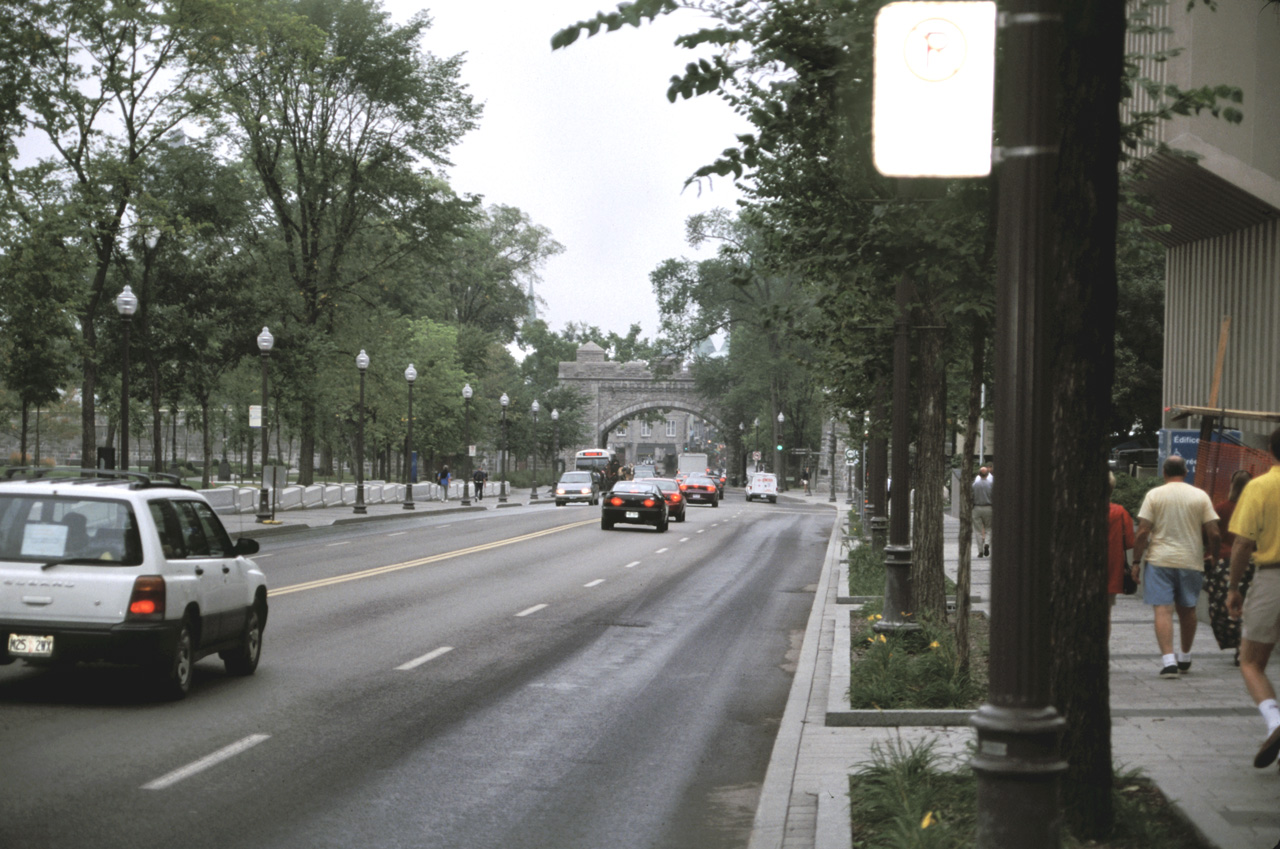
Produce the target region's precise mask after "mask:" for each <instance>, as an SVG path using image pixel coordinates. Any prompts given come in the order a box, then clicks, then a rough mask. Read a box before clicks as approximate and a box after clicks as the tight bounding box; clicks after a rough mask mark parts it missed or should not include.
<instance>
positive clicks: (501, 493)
mask: <svg viewBox="0 0 1280 849" xmlns="http://www.w3.org/2000/svg"><path fill="white" fill-rule="evenodd" d="M498 403H499V404H500V405H501V406H502V470H501V474H500V475H499V477H501V478H502V482H501V483H500V484H499V489H498V503H499V504H506V503H507V405H508V404H510V403H511V399H510V398H508V397H507V393H505V392H503V393H502V397H501V398H499V399H498Z"/></svg>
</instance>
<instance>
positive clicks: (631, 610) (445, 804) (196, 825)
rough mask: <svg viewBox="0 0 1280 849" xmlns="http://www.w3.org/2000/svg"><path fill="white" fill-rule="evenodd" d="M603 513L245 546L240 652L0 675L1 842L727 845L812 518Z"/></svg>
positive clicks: (782, 653) (798, 619)
mask: <svg viewBox="0 0 1280 849" xmlns="http://www.w3.org/2000/svg"><path fill="white" fill-rule="evenodd" d="M598 517H599V513H598V511H597V510H596V509H594V508H588V507H567V508H563V509H555V508H552V507H549V506H539V507H534V508H528V509H508V510H500V511H492V512H486V513H482V514H467V515H452V516H439V517H433V518H424V517H414V518H412V519H409V520H406V521H405V522H399V521H391V522H389V521H380V522H369V523H365V524H360V525H355V526H351V525H347V526H343V527H340V528H323V529H315V530H313V531H310V532H307V533H303V534H294V535H290V536H281V537H277V538H264V544H263V550H262V553H261V555H260V558H259V563H260V564H261V565H262V567H263V569H264V570H265V571H266V572H267V575H268V579H269V581H270V583H271V587H272V596H271V599H270V603H271V613H270V619H269V621H268V624H267V629H266V633H265V641H264V649H263V660H262V665H261V666H260V667H259V670H258V673H257V674H256V675H255V676H254V677H252V678H248V679H236V678H229V677H227V676H226V675H225V674H224V673H223V670H222V665H221V663H220V661H218V660H217V658H216V657H215V658H209V659H206V660H204V661H202V662H201V663H199V664H198V665H197V667H196V680H195V684H194V687H193V690H192V694H191V696H189V697H188V698H187V699H186V700H185V701H183V702H178V703H158V702H155V701H153V700H152V698H151V696H150V695H149V690H148V688H147V687H146V686H145V684H146V682H145V680H143V679H142V678H141V677H140V675H139V674H138V673H136V672H134V671H132V670H127V669H118V668H111V667H106V666H100V667H98V666H95V667H85V666H81V667H77V668H75V669H73V670H69V671H57V670H47V669H32V668H28V667H25V666H24V665H22V664H20V663H19V664H14V665H12V666H9V667H0V846H3V847H6V849H19V847H131V849H133V847H153V846H154V847H159V846H174V845H182V846H185V847H205V846H208V847H215V846H216V847H235V846H250V845H253V846H258V847H261V846H267V847H298V849H302V847H308V849H311V848H312V847H353V846H360V847H415V849H418V848H419V847H450V849H455V848H457V849H461V848H462V847H465V849H485V847H495V849H496V847H504V849H509V848H510V847H524V848H525V849H538V847H556V849H573V847H584V849H585V847H592V849H599V847H610V848H611V849H612V847H699V849H715V847H738V846H743V845H745V843H746V840H747V836H748V834H749V830H750V824H751V819H752V816H753V814H754V810H755V804H756V799H757V795H758V790H759V785H760V782H761V781H762V779H763V776H764V771H765V767H766V765H767V762H768V757H769V752H770V749H771V747H772V744H773V738H774V735H775V731H776V726H777V723H778V721H779V719H780V718H781V714H782V710H783V706H784V703H785V700H786V695H787V690H788V687H789V685H790V680H791V675H792V667H791V663H792V660H793V659H794V656H795V654H796V652H797V650H798V642H799V639H800V635H801V634H802V633H803V629H804V626H805V622H806V619H807V615H808V612H809V609H810V606H811V603H812V599H813V596H812V593H813V590H814V585H815V584H816V583H817V580H818V574H819V569H820V567H821V563H822V558H823V553H824V551H825V546H826V542H827V539H828V536H829V533H830V530H831V526H832V523H833V522H834V518H835V517H834V513H833V511H831V510H830V509H829V508H826V507H825V506H819V505H815V506H814V507H807V506H805V505H803V504H801V503H799V502H798V501H797V502H796V503H794V504H790V505H788V504H787V503H786V501H785V500H784V503H781V504H778V505H776V506H775V505H767V504H749V505H748V504H745V503H743V502H742V501H741V500H740V496H739V497H737V498H731V499H730V500H729V501H727V502H725V503H724V504H723V505H722V506H721V507H719V508H717V509H712V508H708V507H699V508H691V509H690V511H689V519H688V521H687V522H685V523H683V524H675V523H673V524H672V525H671V529H670V531H668V532H667V533H665V534H659V533H657V532H655V531H653V530H652V529H650V528H632V527H628V526H620V527H619V529H617V530H614V531H610V532H604V531H602V530H601V529H600V527H599V518H598Z"/></svg>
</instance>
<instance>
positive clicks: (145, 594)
mask: <svg viewBox="0 0 1280 849" xmlns="http://www.w3.org/2000/svg"><path fill="white" fill-rule="evenodd" d="M164 598H165V587H164V578H162V577H160V576H159V575H141V576H139V577H138V578H137V579H135V580H134V582H133V594H132V595H130V596H129V613H128V615H127V616H126V617H125V618H126V619H164Z"/></svg>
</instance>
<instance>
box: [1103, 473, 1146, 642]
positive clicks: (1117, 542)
mask: <svg viewBox="0 0 1280 849" xmlns="http://www.w3.org/2000/svg"><path fill="white" fill-rule="evenodd" d="M1107 478H1108V480H1109V481H1110V483H1111V489H1110V492H1111V493H1112V494H1114V493H1115V491H1116V476H1115V474H1114V473H1113V472H1107ZM1109 510H1110V512H1109V513H1108V514H1107V593H1108V595H1109V596H1110V597H1111V604H1110V606H1109V607H1108V608H1107V637H1108V638H1110V637H1111V611H1112V610H1114V609H1115V606H1116V596H1117V595H1120V594H1122V593H1124V592H1125V577H1126V575H1125V573H1126V572H1129V575H1128V576H1127V577H1129V579H1130V580H1132V581H1133V582H1134V583H1135V584H1136V582H1137V580H1138V575H1137V571H1138V564H1137V563H1136V562H1135V563H1134V564H1133V565H1132V566H1130V565H1129V558H1128V556H1127V552H1128V551H1129V549H1131V548H1133V517H1132V516H1130V515H1129V511H1128V510H1126V509H1124V505H1121V504H1116V503H1115V502H1114V501H1113V502H1111V505H1110V508H1109ZM1130 591H1131V592H1132V589H1131V590H1130Z"/></svg>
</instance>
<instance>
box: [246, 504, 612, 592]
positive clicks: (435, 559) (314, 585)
mask: <svg viewBox="0 0 1280 849" xmlns="http://www.w3.org/2000/svg"><path fill="white" fill-rule="evenodd" d="M595 522H596V520H595V519H588V520H586V521H585V522H572V523H570V524H568V525H560V526H558V527H555V528H547V529H546V530H542V531H534V532H533V533H531V534H525V535H524V536H518V537H512V538H511V539H500V540H497V541H496V542H486V543H484V544H482V545H473V546H472V547H471V548H460V549H458V550H457V551H446V552H444V553H442V554H433V555H431V556H430V557H422V558H419V559H417V560H406V561H405V562H404V563H392V564H391V565H389V566H377V567H375V568H373V569H364V570H362V571H360V572H350V573H348V574H346V575H335V576H334V577H332V578H318V579H316V580H314V581H304V582H303V583H301V584H290V585H289V586H287V587H280V588H278V589H273V590H269V591H268V593H269V594H270V595H271V596H279V595H288V594H289V593H300V592H303V591H304V590H316V589H320V588H321V587H331V586H333V585H334V584H344V583H346V582H347V581H359V580H362V579H364V578H372V577H375V576H377V575H385V574H387V573H388V572H398V571H400V570H401V569H412V568H413V567H415V566H426V565H427V564H428V563H439V562H440V561H442V560H451V559H453V558H455V557H462V556H463V555H467V554H478V553H479V552H481V551H489V550H491V549H494V548H502V547H503V546H506V545H514V544H515V543H518V542H526V541H528V540H531V539H537V538H538V537H544V536H547V535H548V534H554V533H559V532H560V531H567V530H569V529H570V528H580V527H582V526H583V525H592V524H595Z"/></svg>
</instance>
